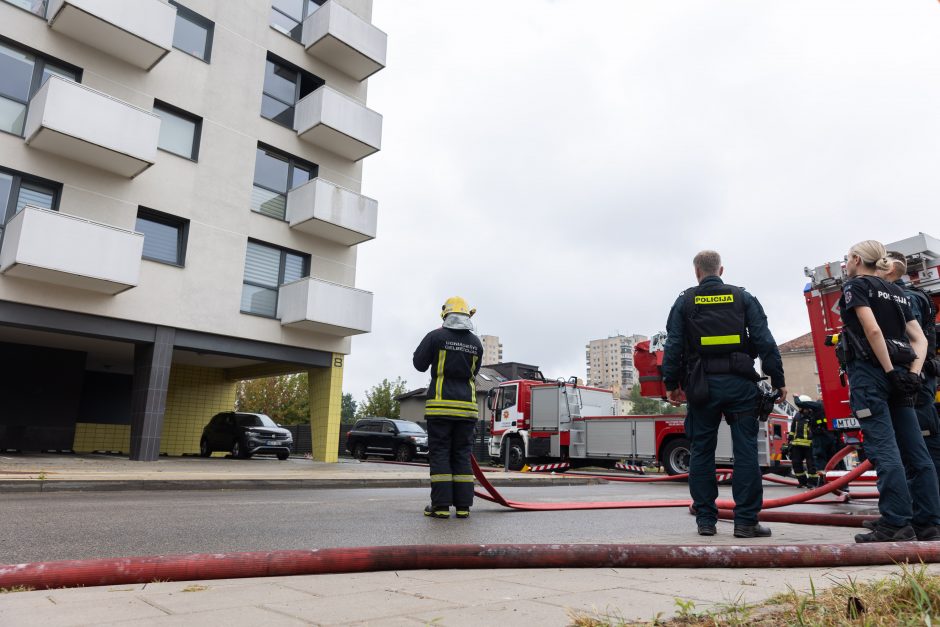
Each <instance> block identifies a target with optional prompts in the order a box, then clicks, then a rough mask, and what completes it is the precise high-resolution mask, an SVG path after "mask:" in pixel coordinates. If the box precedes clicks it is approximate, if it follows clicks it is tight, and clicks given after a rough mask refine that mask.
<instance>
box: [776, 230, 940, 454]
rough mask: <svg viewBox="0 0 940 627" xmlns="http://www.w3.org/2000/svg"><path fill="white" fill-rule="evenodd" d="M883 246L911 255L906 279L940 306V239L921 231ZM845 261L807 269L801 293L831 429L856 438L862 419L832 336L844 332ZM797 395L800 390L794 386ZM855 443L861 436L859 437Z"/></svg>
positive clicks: (908, 258) (908, 256) (821, 393)
mask: <svg viewBox="0 0 940 627" xmlns="http://www.w3.org/2000/svg"><path fill="white" fill-rule="evenodd" d="M885 248H887V249H888V250H894V251H897V252H900V253H903V254H904V256H905V257H906V258H907V264H908V265H907V268H908V277H909V278H910V279H911V281H912V282H913V283H914V284H915V285H917V286H919V287H920V288H921V289H923V290H924V291H925V292H927V293H928V294H930V296H931V298H933V301H934V303H935V304H936V305H938V306H940V240H937V239H935V238H933V237H931V236H929V235H926V234H924V233H920V234H918V235H916V236H914V237H909V238H907V239H903V240H901V241H898V242H892V243H890V244H886V245H885ZM844 270H845V264H844V262H843V261H833V262H830V263H827V264H823V265H821V266H817V267H815V268H806V269H805V270H804V272H805V273H806V276H807V277H809V280H810V281H809V283H807V284H806V288H805V289H804V291H803V296H804V298H805V299H806V308H807V311H808V313H809V323H810V330H811V332H812V336H813V348H814V349H815V352H816V365H817V369H818V371H819V386H820V397H821V399H822V403H823V407H824V408H825V411H826V417H827V419H828V420H829V428H830V429H831V430H834V431H841V432H843V436H845V437H846V438H847V439H848V441H853V440H852V438H856V437H857V432H856V430H857V429H858V421H857V420H856V419H855V417H854V416H853V415H852V409H851V408H850V407H849V389H848V387H847V384H848V382H847V381H846V378H845V373H843V372H842V370H841V369H840V367H839V361H838V359H837V358H836V353H835V348H834V346H833V342H832V338H833V336H835V335H837V334H839V333H841V332H842V316H841V315H840V312H839V296H840V295H841V293H842V284H843V283H844V282H845V279H846V277H845V273H844ZM794 392H795V393H802V392H801V391H799V390H794ZM938 400H940V399H938ZM855 441H857V440H855Z"/></svg>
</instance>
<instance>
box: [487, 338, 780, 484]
mask: <svg viewBox="0 0 940 627" xmlns="http://www.w3.org/2000/svg"><path fill="white" fill-rule="evenodd" d="M641 344H645V345H647V349H648V344H649V342H642V343H641ZM640 374H641V377H642V375H643V371H642V370H641V372H640ZM663 394H664V392H663ZM663 394H657V398H658V397H659V396H662V395H663ZM487 408H488V410H489V414H490V416H489V417H490V421H489V422H490V425H489V426H490V434H491V437H490V440H489V453H490V457H491V458H493V460H494V462H495V461H504V462H505V460H506V456H507V455H508V457H509V459H508V465H509V468H510V469H512V470H519V469H521V468H522V467H523V466H524V465H525V464H526V462H532V463H539V462H551V461H556V462H566V463H569V464H571V465H574V466H577V465H581V466H587V465H598V466H611V465H613V464H615V463H617V462H626V463H628V464H631V465H633V466H637V467H639V466H641V465H648V464H655V465H661V466H663V467H664V468H665V470H666V472H667V473H669V474H671V475H674V474H679V473H684V472H688V469H689V439H688V438H687V437H686V435H685V430H684V428H683V423H684V419H685V417H684V416H682V415H663V416H618V415H615V412H614V396H613V392H611V391H610V390H603V389H599V388H594V387H585V386H581V385H577V384H576V383H575V382H574V381H572V380H569V381H546V380H544V379H533V380H529V379H520V380H514V381H505V382H502V383H501V384H500V385H499V386H498V387H496V388H493V389H492V390H490V392H489V396H488V398H487ZM787 425H788V418H787V417H786V416H785V415H784V416H781V415H772V417H771V419H770V420H769V421H768V422H766V423H761V430H760V434H759V437H758V451H759V454H760V456H759V459H760V463H761V466H762V467H764V468H765V469H768V470H770V469H772V468H774V467H776V466H778V465H780V464H781V461H780V457H781V456H780V448H781V446H782V445H783V443H784V442H786V439H785V438H786V434H787ZM715 460H716V462H717V463H718V465H731V463H732V461H733V460H732V454H731V430H730V429H729V427H728V425H727V424H725V423H724V422H722V425H721V428H720V429H719V432H718V446H717V450H716V453H715ZM783 463H785V462H783Z"/></svg>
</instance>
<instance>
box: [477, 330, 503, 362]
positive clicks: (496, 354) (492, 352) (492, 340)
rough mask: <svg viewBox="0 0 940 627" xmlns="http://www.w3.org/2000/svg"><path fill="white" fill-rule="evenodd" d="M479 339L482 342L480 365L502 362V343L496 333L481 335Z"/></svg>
mask: <svg viewBox="0 0 940 627" xmlns="http://www.w3.org/2000/svg"><path fill="white" fill-rule="evenodd" d="M480 341H481V342H482V343H483V363H482V365H484V366H490V365H492V364H500V363H502V362H503V344H502V342H500V341H499V336H498V335H481V336H480Z"/></svg>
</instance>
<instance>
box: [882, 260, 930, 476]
mask: <svg viewBox="0 0 940 627" xmlns="http://www.w3.org/2000/svg"><path fill="white" fill-rule="evenodd" d="M888 259H889V260H890V261H891V270H890V271H889V272H887V273H886V274H885V277H884V278H885V280H886V281H891V282H893V283H894V284H895V285H897V286H898V287H900V288H901V289H902V290H903V291H904V295H905V296H907V300H908V302H909V303H910V305H911V312H912V313H913V314H914V319H915V320H917V323H918V324H919V325H920V328H921V329H922V330H923V332H924V336H925V337H926V338H927V357H926V358H925V361H924V369H923V373H924V380H923V385H922V386H921V388H920V391H919V392H918V393H917V396H916V397H915V399H914V412H915V413H916V414H917V422H918V424H919V426H920V429H921V433H922V434H923V436H924V444H926V445H927V452H928V453H930V457H931V459H932V460H933V465H934V468H935V469H936V471H937V475H938V477H940V416H938V415H937V408H936V407H935V406H934V401H935V399H936V394H937V366H938V365H940V363H938V356H937V327H936V324H937V322H936V321H937V309H936V307H934V304H933V300H932V299H931V298H930V296H928V295H927V294H926V293H925V292H924V291H923V290H921V289H920V288H918V287H915V286H914V285H912V284H910V283H904V282H903V281H902V280H901V277H903V276H904V275H905V274H907V259H906V258H905V256H904V255H903V254H902V253H898V252H893V251H892V252H889V253H888Z"/></svg>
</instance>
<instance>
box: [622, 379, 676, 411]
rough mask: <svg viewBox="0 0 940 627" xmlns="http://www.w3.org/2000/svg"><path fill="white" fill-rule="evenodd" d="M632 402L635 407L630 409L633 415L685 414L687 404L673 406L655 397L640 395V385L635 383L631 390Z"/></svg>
mask: <svg viewBox="0 0 940 627" xmlns="http://www.w3.org/2000/svg"><path fill="white" fill-rule="evenodd" d="M630 402H631V403H633V407H632V408H631V409H630V415H631V416H659V415H661V414H684V413H685V406H682V407H673V406H672V405H670V404H669V403H666V402H663V401H660V400H656V399H655V398H646V397H644V396H641V395H640V386H639V385H634V386H633V389H631V390H630Z"/></svg>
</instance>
